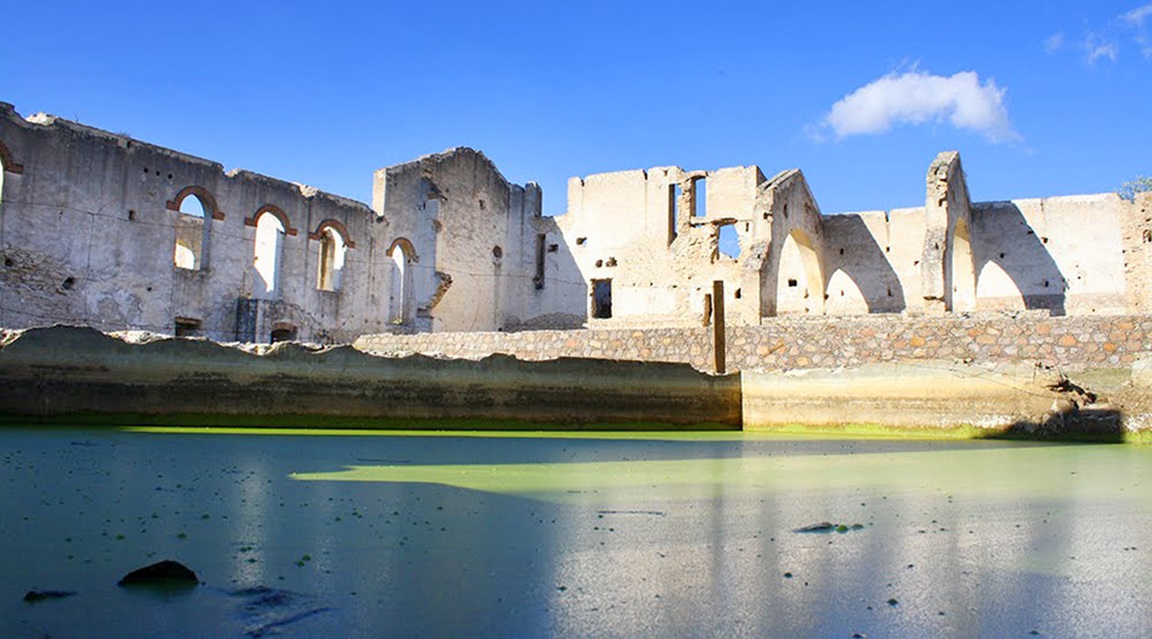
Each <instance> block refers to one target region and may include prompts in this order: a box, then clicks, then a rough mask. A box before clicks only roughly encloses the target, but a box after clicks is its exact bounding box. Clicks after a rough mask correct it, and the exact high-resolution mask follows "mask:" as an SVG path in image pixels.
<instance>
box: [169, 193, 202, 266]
mask: <svg viewBox="0 0 1152 639" xmlns="http://www.w3.org/2000/svg"><path fill="white" fill-rule="evenodd" d="M177 210H178V212H179V215H178V216H177V218H176V250H175V253H174V254H173V256H172V261H173V262H174V263H175V264H176V268H183V269H188V270H190V271H198V270H200V268H201V266H202V260H201V258H202V257H203V254H204V239H205V237H204V236H205V232H204V231H205V228H206V226H207V225H206V224H205V217H206V216H205V214H204V203H203V202H201V201H200V198H199V197H198V196H196V195H191V194H189V195H187V196H185V197H184V199H183V200H182V201H181V202H180V205H179V207H178V209H177Z"/></svg>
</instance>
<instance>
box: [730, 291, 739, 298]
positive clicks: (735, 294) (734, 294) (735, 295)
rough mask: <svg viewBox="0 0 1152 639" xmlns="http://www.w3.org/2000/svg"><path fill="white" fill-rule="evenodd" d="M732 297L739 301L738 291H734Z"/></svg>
mask: <svg viewBox="0 0 1152 639" xmlns="http://www.w3.org/2000/svg"><path fill="white" fill-rule="evenodd" d="M732 296H733V297H735V298H736V299H740V289H736V292H735V293H733V295H732Z"/></svg>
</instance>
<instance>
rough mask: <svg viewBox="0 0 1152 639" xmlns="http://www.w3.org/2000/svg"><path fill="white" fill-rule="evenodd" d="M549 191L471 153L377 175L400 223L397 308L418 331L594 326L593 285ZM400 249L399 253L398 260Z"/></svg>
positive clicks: (377, 192)
mask: <svg viewBox="0 0 1152 639" xmlns="http://www.w3.org/2000/svg"><path fill="white" fill-rule="evenodd" d="M541 197H542V196H541V192H540V187H539V186H537V185H536V184H534V183H529V184H527V185H524V186H520V185H515V184H511V183H509V182H508V181H507V180H505V179H504V177H503V176H502V175H501V174H500V171H499V170H498V169H497V168H496V166H495V165H494V164H492V162H491V160H489V159H488V158H486V157H484V155H483V154H482V153H479V152H477V151H473V150H471V149H454V150H453V151H451V152H447V153H439V154H434V155H428V156H425V157H422V158H420V159H418V160H416V161H413V162H408V163H406V164H400V165H397V166H392V167H388V168H384V169H380V170H379V171H377V172H376V176H375V182H374V191H373V205H374V207H375V208H376V210H378V211H381V212H382V213H383V215H384V217H385V218H387V219H389V220H391V221H392V223H393V229H392V232H393V235H394V236H395V237H396V238H397V239H396V240H394V244H393V248H392V249H390V250H391V251H394V253H393V256H394V257H396V259H397V260H399V259H401V258H400V255H401V254H404V253H405V252H407V253H408V254H404V255H403V259H404V260H406V264H405V267H404V268H405V269H406V272H404V273H398V275H397V277H396V278H395V279H396V280H398V281H401V282H403V283H404V286H405V287H407V289H405V290H401V287H399V286H394V287H393V289H392V292H391V294H392V297H393V301H394V304H393V305H394V307H395V308H398V309H402V313H401V314H400V315H399V316H397V317H395V318H394V319H397V320H400V319H402V320H403V321H402V322H397V323H402V324H405V325H409V327H410V328H411V330H415V331H437V332H439V331H485V330H497V329H502V328H513V329H515V328H533V327H541V326H562V327H579V326H581V325H582V324H583V322H584V314H583V307H582V306H578V305H576V306H574V305H573V304H572V303H571V301H572V300H576V301H577V302H578V301H579V300H581V299H583V296H584V282H583V281H582V280H581V279H580V275H579V273H578V272H577V271H576V269H575V266H574V264H573V263H572V261H571V256H570V254H568V253H567V252H566V251H561V250H559V249H560V246H561V245H562V239H561V237H560V233H559V231H558V230H557V228H556V225H555V222H554V220H553V219H552V218H549V217H542V216H541V205H542V200H541ZM395 251H399V253H395Z"/></svg>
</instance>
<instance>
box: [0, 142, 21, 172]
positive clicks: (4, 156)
mask: <svg viewBox="0 0 1152 639" xmlns="http://www.w3.org/2000/svg"><path fill="white" fill-rule="evenodd" d="M0 164H2V165H4V170H5V171H7V172H9V173H15V174H16V175H22V174H23V173H24V165H23V164H17V163H16V160H14V159H12V152H11V151H9V150H8V145H6V144H4V141H3V140H0Z"/></svg>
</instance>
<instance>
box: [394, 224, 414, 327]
mask: <svg viewBox="0 0 1152 639" xmlns="http://www.w3.org/2000/svg"><path fill="white" fill-rule="evenodd" d="M388 256H389V257H390V258H392V260H391V262H392V264H391V277H390V278H389V280H390V282H391V284H390V287H391V290H390V291H389V293H390V295H389V300H390V304H389V309H390V310H389V317H388V319H389V321H390V322H391V323H393V324H406V323H408V322H409V321H411V320H412V268H411V267H412V262H413V261H415V258H416V252H415V250H414V248H413V246H412V243H411V242H409V241H408V240H406V239H404V238H400V239H398V240H396V241H395V242H393V243H392V248H390V249H389V250H388Z"/></svg>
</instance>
